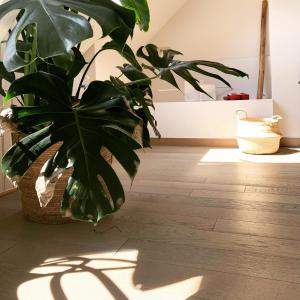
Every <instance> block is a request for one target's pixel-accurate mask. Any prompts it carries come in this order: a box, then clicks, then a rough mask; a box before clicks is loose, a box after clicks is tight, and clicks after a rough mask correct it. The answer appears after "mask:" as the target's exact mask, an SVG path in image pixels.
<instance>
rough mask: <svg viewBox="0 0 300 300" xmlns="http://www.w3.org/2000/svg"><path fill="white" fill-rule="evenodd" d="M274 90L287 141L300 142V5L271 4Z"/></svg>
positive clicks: (286, 0)
mask: <svg viewBox="0 0 300 300" xmlns="http://www.w3.org/2000/svg"><path fill="white" fill-rule="evenodd" d="M269 2H270V48H271V49H270V50H271V57H272V88H273V98H274V100H275V104H276V105H275V110H276V113H277V114H280V115H282V116H283V118H284V119H283V121H282V129H283V133H284V135H285V136H286V137H290V138H300V85H299V84H298V81H299V80H300V1H299V0H269Z"/></svg>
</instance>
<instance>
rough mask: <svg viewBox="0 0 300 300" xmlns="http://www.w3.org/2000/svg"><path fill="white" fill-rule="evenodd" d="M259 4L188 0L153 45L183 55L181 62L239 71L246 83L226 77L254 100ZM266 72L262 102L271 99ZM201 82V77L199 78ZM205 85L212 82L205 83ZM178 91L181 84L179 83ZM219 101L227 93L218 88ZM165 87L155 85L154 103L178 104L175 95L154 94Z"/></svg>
mask: <svg viewBox="0 0 300 300" xmlns="http://www.w3.org/2000/svg"><path fill="white" fill-rule="evenodd" d="M261 6H262V4H261V0H188V1H187V3H186V4H185V5H184V6H183V7H182V8H181V9H180V10H179V11H178V13H177V14H176V15H174V16H173V18H172V19H171V20H170V21H169V22H168V23H167V24H166V25H165V26H164V27H163V28H162V30H161V31H160V32H159V33H158V34H157V35H156V37H155V38H154V39H153V42H154V43H155V44H157V45H159V46H162V47H171V48H174V49H175V50H179V51H181V52H183V53H184V57H183V58H184V59H186V60H193V59H205V60H214V61H218V62H221V63H224V64H227V65H229V66H232V67H236V68H239V69H241V70H243V71H245V72H246V73H248V74H249V75H250V79H249V80H247V79H235V78H233V77H228V78H227V79H229V81H230V82H231V83H232V86H233V88H234V90H237V91H240V92H248V93H250V95H251V98H255V97H256V91H257V80H258V69H259V68H258V62H259V61H258V56H259V44H260V22H261V21H260V19H261ZM269 74H270V72H269V70H268V71H267V84H266V91H265V93H266V98H269V97H271V91H270V80H269ZM200 78H201V77H200ZM207 82H214V81H212V80H207ZM180 84H181V87H182V82H181V83H180ZM218 87H219V88H218V90H217V94H218V95H219V98H221V96H222V95H223V93H225V92H227V91H228V90H227V89H226V88H225V86H224V85H223V84H220V83H219V84H218ZM169 88H170V86H168V84H161V83H158V82H157V83H156V84H155V90H156V93H155V96H156V97H155V98H156V99H157V100H158V101H166V100H167V101H172V100H173V101H174V100H175V101H180V100H182V99H183V95H182V94H181V93H178V92H175V91H173V92H170V91H168V92H158V90H166V89H169Z"/></svg>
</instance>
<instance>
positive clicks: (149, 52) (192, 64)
mask: <svg viewBox="0 0 300 300" xmlns="http://www.w3.org/2000/svg"><path fill="white" fill-rule="evenodd" d="M145 52H146V53H145ZM176 55H182V53H180V52H178V51H175V50H172V49H167V50H163V51H162V55H160V54H159V49H158V47H157V46H155V45H153V44H149V45H147V46H145V47H141V48H140V49H139V50H138V52H137V56H138V57H141V58H143V59H145V60H146V61H147V62H148V63H150V64H151V66H146V67H147V68H148V69H150V70H152V71H155V70H157V71H159V73H160V78H161V79H162V80H165V81H167V82H169V83H170V84H172V85H173V86H175V87H176V88H179V87H178V84H177V82H176V79H175V77H174V74H173V73H175V74H176V75H178V76H179V77H181V78H183V79H184V80H185V81H187V82H189V83H190V84H191V85H192V86H193V87H194V88H195V89H196V90H197V91H199V92H201V93H205V94H207V93H206V92H205V91H204V90H203V89H202V88H201V86H200V84H199V81H198V80H197V79H196V78H195V77H194V76H193V75H192V74H191V72H190V71H193V72H196V73H199V74H201V75H204V76H206V77H211V78H215V79H217V80H220V81H222V82H223V83H225V84H226V85H227V86H228V87H231V86H230V84H229V82H227V81H226V80H224V79H223V78H222V77H221V76H220V75H218V74H215V73H212V72H210V71H207V70H204V69H203V68H200V67H199V66H201V67H209V68H211V69H215V70H217V71H220V72H222V73H224V74H229V75H233V76H236V77H245V76H247V74H246V73H244V72H242V71H239V70H237V69H234V68H229V67H227V66H224V65H222V64H220V63H216V62H212V61H205V60H194V61H179V60H174V57H175V56H176ZM208 96H209V95H208Z"/></svg>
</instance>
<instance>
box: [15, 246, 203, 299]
mask: <svg viewBox="0 0 300 300" xmlns="http://www.w3.org/2000/svg"><path fill="white" fill-rule="evenodd" d="M138 254H139V253H138V251H137V250H134V249H133V250H125V251H122V258H120V257H118V255H115V254H114V253H109V252H107V253H92V254H87V255H84V254H82V255H79V256H76V257H75V256H74V257H65V258H63V257H60V258H56V259H55V258H49V259H47V260H45V261H44V262H43V263H41V264H40V265H39V266H37V267H36V268H33V269H31V270H30V272H29V273H30V274H31V275H32V277H33V279H31V280H29V281H26V282H24V283H22V284H21V285H20V286H19V287H18V289H17V297H18V299H19V300H25V299H26V300H27V299H28V300H29V299H30V300H40V299H43V300H60V299H64V300H65V299H67V300H82V299H89V300H98V299H100V298H101V299H105V300H114V299H124V300H126V299H139V300H144V299H145V300H148V299H149V300H150V299H172V300H177V299H178V300H182V299H188V298H189V297H191V296H192V295H194V294H195V293H197V292H198V291H199V289H200V285H201V281H202V276H195V277H191V278H187V279H184V280H181V281H178V282H172V283H169V284H165V285H162V286H155V287H153V288H147V286H144V285H143V283H135V272H136V271H137V269H138V268H139V267H140V266H141V264H142V263H141V262H140V261H139V259H138ZM127 258H128V259H127ZM143 273H144V274H145V276H146V277H147V278H148V277H149V276H154V275H153V273H152V275H151V274H148V272H147V270H143ZM159 275H160V272H159V270H158V271H157V274H155V278H153V281H154V282H155V281H157V280H159ZM148 280H150V282H151V278H148Z"/></svg>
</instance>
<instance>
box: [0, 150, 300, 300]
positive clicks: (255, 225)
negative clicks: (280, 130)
mask: <svg viewBox="0 0 300 300" xmlns="http://www.w3.org/2000/svg"><path fill="white" fill-rule="evenodd" d="M299 151H300V150H297V149H294V150H288V149H284V150H282V152H281V153H279V154H278V155H277V156H257V157H255V156H241V157H240V158H241V159H239V154H238V152H237V151H236V150H235V149H229V150H223V149H209V148H199V147H155V148H154V149H152V150H147V151H146V152H142V153H140V157H141V160H142V164H141V167H140V173H139V175H138V177H137V178H136V180H135V182H134V184H133V185H132V186H131V183H130V182H129V181H128V179H127V177H126V176H125V174H124V172H123V171H121V169H120V168H119V166H118V165H116V168H117V169H118V172H119V174H120V176H121V177H122V180H123V182H124V185H125V187H126V190H127V202H126V204H125V205H124V207H123V208H122V210H121V211H120V212H118V213H117V214H116V215H114V216H113V217H111V216H110V217H108V218H106V219H104V220H103V222H101V224H100V225H99V226H98V227H97V228H96V232H94V231H93V228H92V227H91V225H89V224H83V223H74V224H67V225H62V226H49V225H38V224H33V223H29V222H27V221H24V220H23V218H22V216H21V214H20V205H19V201H18V198H19V195H18V194H13V195H9V196H6V197H5V198H3V199H1V200H0V254H1V255H0V299H3V300H11V299H19V300H25V299H26V300H35V299H37V300H41V299H43V300H44V299H47V300H48V299H55V300H74V299H76V300H91V299H97V300H98V299H104V300H109V299H117V300H123V299H124V300H126V299H130V300H131V299H132V300H143V299H147V300H148V299H151V300H152V299H153V300H158V299H159V300H160V299H163V300H177V299H178V300H184V299H190V300H191V299H193V300H297V299H300V235H299V231H300V230H299V229H300V164H299V163H300V152H299ZM256 160H257V161H259V163H257V162H255V161H256ZM264 161H265V162H264Z"/></svg>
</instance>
